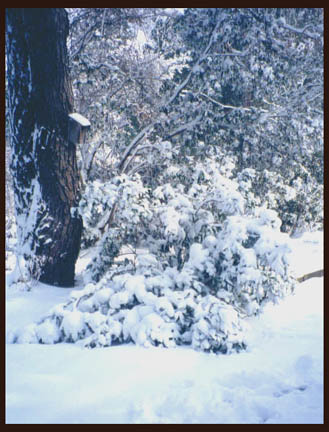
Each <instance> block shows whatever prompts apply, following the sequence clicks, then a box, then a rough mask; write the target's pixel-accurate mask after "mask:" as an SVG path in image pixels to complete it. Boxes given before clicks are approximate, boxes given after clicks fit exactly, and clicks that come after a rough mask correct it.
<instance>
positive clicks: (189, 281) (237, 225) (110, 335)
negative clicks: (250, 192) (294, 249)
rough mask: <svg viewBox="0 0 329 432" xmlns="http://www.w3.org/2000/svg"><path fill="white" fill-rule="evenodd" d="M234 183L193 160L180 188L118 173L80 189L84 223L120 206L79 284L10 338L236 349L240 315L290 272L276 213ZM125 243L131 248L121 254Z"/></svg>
mask: <svg viewBox="0 0 329 432" xmlns="http://www.w3.org/2000/svg"><path fill="white" fill-rule="evenodd" d="M201 172H202V175H201ZM122 185H124V186H122ZM118 186H119V187H118ZM120 187H121V189H120ZM238 187H239V185H238V183H236V182H234V181H233V180H230V179H229V178H227V177H225V176H224V175H222V174H221V171H220V170H219V169H218V167H216V164H212V165H211V164H209V165H208V167H207V168H206V169H205V168H202V170H201V169H200V167H198V166H197V165H196V166H195V167H193V169H192V170H191V173H190V176H189V184H187V185H185V187H184V186H183V185H182V184H180V183H179V182H177V183H175V178H173V181H172V184H169V183H167V184H164V185H162V186H159V187H157V188H155V190H154V191H153V193H152V192H151V191H149V190H147V189H146V188H143V186H142V184H141V183H139V184H138V182H137V184H134V183H133V182H132V180H131V179H129V178H127V177H126V178H124V181H122V180H120V182H119V181H118V179H115V180H114V181H113V182H112V183H110V184H108V185H104V186H100V185H98V187H97V188H95V187H94V189H93V193H91V189H90V190H89V192H88V191H87V192H88V194H89V195H88V198H85V199H84V200H82V204H81V206H82V207H83V206H84V210H85V211H84V212H82V214H83V215H84V218H85V220H86V218H89V222H88V223H89V226H91V230H90V231H91V232H95V231H97V230H98V227H99V225H98V224H97V221H99V220H100V218H101V217H104V214H107V215H108V214H109V212H110V210H111V208H113V205H115V203H117V205H118V206H119V208H120V211H118V212H117V213H116V219H115V223H114V224H113V228H111V229H110V230H107V231H106V232H105V234H104V235H103V236H102V237H101V239H100V241H99V243H98V246H97V247H98V248H99V249H98V250H99V252H98V253H97V256H96V258H95V259H94V260H93V261H92V262H91V263H90V265H89V267H88V268H87V271H86V273H85V287H84V288H83V289H82V290H76V291H73V292H72V293H71V296H70V299H69V301H68V302H67V303H65V304H61V305H58V306H56V307H54V308H53V309H52V310H51V311H50V313H49V314H48V315H47V316H46V317H44V318H43V319H42V320H41V321H40V322H39V323H38V324H33V325H31V326H30V327H28V328H26V329H25V331H24V332H23V333H20V334H18V335H16V337H15V338H14V340H15V341H16V342H23V341H25V342H39V343H58V342H74V343H79V344H81V345H83V346H86V347H102V346H110V345H113V344H118V343H123V342H134V343H136V344H138V345H143V346H145V347H148V346H151V345H154V346H157V345H162V346H165V347H174V346H177V345H186V344H187V345H191V346H192V347H193V348H194V349H197V350H202V351H206V352H221V353H229V352H232V351H240V350H241V349H244V348H245V347H246V344H245V341H244V322H243V318H244V317H246V316H251V315H254V314H257V313H259V312H260V311H261V310H262V305H263V304H264V303H265V302H267V301H276V299H278V298H279V297H282V296H284V295H286V294H288V293H290V292H291V291H292V290H293V286H294V283H293V281H294V279H293V277H292V275H291V274H290V272H289V253H290V248H289V241H288V236H287V234H284V233H281V232H280V225H281V221H280V219H279V218H278V216H277V214H276V212H275V211H274V210H269V209H265V208H253V209H251V208H249V209H246V208H245V199H244V198H243V197H242V195H241V193H240V192H239V191H238ZM102 191H103V193H101V192H102ZM109 191H112V193H113V196H114V198H113V197H112V195H111V194H109ZM118 199H119V201H118ZM106 200H107V201H106ZM96 203H98V204H97V205H98V206H99V207H98V209H97V206H96ZM87 208H88V209H91V210H89V211H86V209H87ZM96 210H97V212H98V213H97V212H96ZM93 212H94V213H97V215H98V216H97V217H93V216H92V215H93ZM106 217H107V216H106ZM97 218H98V219H97ZM88 223H87V224H86V225H87V227H88ZM120 226H125V227H126V230H125V231H124V232H123V230H120ZM124 233H125V234H126V236H125V235H124ZM128 241H129V242H130V243H128ZM128 244H129V245H130V247H131V248H132V249H133V251H134V252H133V253H132V254H130V255H129V253H127V254H126V255H122V256H125V259H123V258H122V256H121V255H120V254H122V253H123V252H122V251H124V248H125V247H126V248H127V245H128ZM122 245H123V246H124V247H123V248H122V247H121V246H122ZM146 246H148V248H146ZM120 251H121V252H120ZM127 257H129V259H127ZM131 257H132V258H131Z"/></svg>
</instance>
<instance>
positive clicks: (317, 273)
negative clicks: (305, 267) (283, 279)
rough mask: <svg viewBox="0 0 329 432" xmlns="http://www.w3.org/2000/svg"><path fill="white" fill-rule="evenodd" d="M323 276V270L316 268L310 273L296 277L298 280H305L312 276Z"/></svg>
mask: <svg viewBox="0 0 329 432" xmlns="http://www.w3.org/2000/svg"><path fill="white" fill-rule="evenodd" d="M322 276H323V270H317V271H315V272H312V273H307V274H305V275H304V276H301V277H299V278H297V280H298V282H300V283H301V282H305V281H306V280H308V279H311V278H314V277H322Z"/></svg>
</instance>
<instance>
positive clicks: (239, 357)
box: [6, 233, 323, 424]
mask: <svg viewBox="0 0 329 432" xmlns="http://www.w3.org/2000/svg"><path fill="white" fill-rule="evenodd" d="M292 245H293V251H294V252H293V266H294V268H295V269H296V274H297V275H298V276H302V275H303V274H305V273H309V272H311V271H314V270H319V269H322V268H323V239H322V233H312V234H304V235H303V236H302V237H301V238H299V239H295V240H292ZM85 263H86V257H85V259H84V260H83V259H82V260H80V262H79V265H80V270H81V271H83V266H84V264H85ZM74 289H75V290H76V289H77V288H76V287H75V288H74ZM70 292H71V290H68V289H63V288H56V287H50V286H46V285H42V284H39V285H36V286H34V287H33V289H32V290H31V291H29V292H27V291H20V290H18V289H16V290H14V289H13V287H8V288H7V290H6V333H7V334H10V332H11V331H14V330H15V329H18V328H21V327H23V326H25V325H28V324H29V323H32V322H33V321H37V320H39V318H40V317H41V316H43V315H45V314H46V313H47V312H48V310H49V309H50V308H51V307H52V306H53V305H55V304H58V303H61V302H65V301H66V299H67V298H68V296H69V293H70ZM247 324H248V326H249V332H248V349H247V351H246V352H243V353H240V354H232V355H210V354H205V353H200V352H196V351H194V350H192V349H189V348H175V349H165V348H149V349H145V348H142V347H138V346H135V345H132V344H129V345H123V346H113V347H110V348H100V349H93V350H89V349H83V348H80V347H78V346H76V345H71V344H57V345H33V344H19V345H13V344H7V345H6V422H7V423H43V424H45V423H78V424H83V423H202V424H203V423H256V424H257V423H323V278H313V279H310V280H308V281H306V282H304V283H302V284H299V285H298V286H297V290H296V293H295V295H293V296H290V297H288V298H286V299H285V300H284V301H282V302H281V303H280V304H279V305H275V306H274V305H268V306H267V308H266V310H265V312H264V314H262V315H261V316H259V317H256V318H252V319H249V320H248V323H247Z"/></svg>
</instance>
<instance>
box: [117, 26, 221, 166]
mask: <svg viewBox="0 0 329 432" xmlns="http://www.w3.org/2000/svg"><path fill="white" fill-rule="evenodd" d="M218 26H219V21H218V22H217V23H216V25H215V27H214V29H213V31H212V33H211V36H210V38H209V42H208V44H207V46H206V48H205V49H204V50H203V52H202V54H201V55H200V57H199V59H198V60H197V61H196V63H195V65H194V66H193V67H192V68H191V70H190V72H189V74H188V75H187V77H186V78H185V80H184V81H183V82H182V83H181V84H180V85H179V86H177V87H176V89H175V91H174V93H173V94H172V95H171V97H170V98H169V99H168V100H167V101H166V102H163V103H162V104H161V108H162V109H163V108H166V107H168V106H169V105H170V104H172V103H173V101H174V100H175V99H176V98H177V96H178V95H179V94H180V93H181V91H182V90H183V89H184V88H185V87H186V86H187V84H188V83H189V81H190V79H191V77H192V75H193V74H194V72H195V68H196V67H197V66H199V65H200V63H201V62H202V61H203V60H205V58H206V55H207V53H208V52H209V50H210V48H211V46H212V44H213V42H214V40H215V36H216V32H217V30H218ZM156 123H157V121H153V122H152V123H150V124H149V125H147V126H145V127H144V128H143V129H142V130H141V132H139V134H138V135H137V136H136V137H135V138H134V139H133V141H132V142H131V144H130V145H129V147H128V148H127V149H126V151H125V152H124V154H123V156H122V160H121V162H120V163H119V170H120V172H123V171H124V170H125V169H126V167H127V159H128V157H129V156H130V154H131V153H132V151H133V149H134V148H135V147H136V146H137V145H138V144H139V143H140V142H141V140H142V139H143V138H144V137H145V135H146V134H147V133H149V132H150V131H151V130H152V129H153V127H154V126H155V124H156Z"/></svg>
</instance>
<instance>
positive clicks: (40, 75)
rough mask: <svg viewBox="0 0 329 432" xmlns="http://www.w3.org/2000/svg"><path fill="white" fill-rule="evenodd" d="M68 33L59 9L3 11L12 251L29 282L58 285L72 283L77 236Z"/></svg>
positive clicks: (78, 221) (79, 226)
mask: <svg viewBox="0 0 329 432" xmlns="http://www.w3.org/2000/svg"><path fill="white" fill-rule="evenodd" d="M68 29H69V23H68V18H67V13H66V11H65V10H64V9H60V8H44V9H38V8H13V9H10V8H8V9H6V54H7V77H8V105H9V106H8V110H9V118H10V122H9V123H10V137H11V151H12V161H11V172H12V175H13V183H14V195H15V210H16V220H17V228H18V230H17V231H18V244H19V247H18V252H19V254H20V255H21V256H20V258H24V259H23V262H24V263H25V264H26V265H27V266H28V268H29V272H30V273H31V275H32V277H37V278H38V279H39V280H40V281H42V282H44V283H48V284H52V285H59V286H73V285H74V273H75V263H76V260H77V257H78V254H79V248H80V238H81V231H82V221H81V218H80V217H79V216H78V214H77V212H76V211H75V208H76V207H77V205H78V201H79V182H80V176H79V172H78V168H77V161H76V148H75V145H73V144H72V143H69V141H68V114H69V113H71V112H72V111H73V93H72V88H71V82H70V79H69V70H68V57H67V48H66V38H67V35H68ZM18 262H19V257H18Z"/></svg>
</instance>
